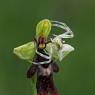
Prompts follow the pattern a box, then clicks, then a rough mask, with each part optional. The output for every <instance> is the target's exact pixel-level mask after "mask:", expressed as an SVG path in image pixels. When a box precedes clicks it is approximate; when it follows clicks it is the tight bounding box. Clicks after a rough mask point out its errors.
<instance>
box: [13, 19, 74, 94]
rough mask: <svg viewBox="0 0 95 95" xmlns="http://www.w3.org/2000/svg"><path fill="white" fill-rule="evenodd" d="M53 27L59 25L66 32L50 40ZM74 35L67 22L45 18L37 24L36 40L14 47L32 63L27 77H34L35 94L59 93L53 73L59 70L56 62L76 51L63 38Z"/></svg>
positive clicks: (22, 56) (20, 56) (33, 90)
mask: <svg viewBox="0 0 95 95" xmlns="http://www.w3.org/2000/svg"><path fill="white" fill-rule="evenodd" d="M52 27H59V28H61V29H63V30H65V32H64V33H62V34H59V35H55V34H53V35H54V37H53V38H50V41H48V36H49V34H50V32H51V29H52ZM73 37H74V34H73V32H72V31H71V30H70V28H69V27H68V26H67V25H66V24H65V23H62V22H59V21H51V20H48V19H44V20H42V21H40V22H39V23H38V24H37V27H36V36H35V39H36V40H35V41H31V42H28V43H26V44H24V45H21V46H19V47H16V48H14V50H13V52H14V54H16V55H17V56H18V57H19V58H20V59H23V60H26V61H28V62H29V63H30V64H31V66H30V68H29V69H28V71H27V78H31V79H32V92H33V95H48V92H50V93H51V95H59V94H58V92H57V90H56V88H55V85H54V80H53V73H54V72H58V71H59V67H58V64H56V62H58V61H62V60H63V58H64V57H65V56H67V55H68V54H69V53H70V52H71V51H74V48H73V47H72V46H71V45H69V44H65V41H64V40H63V39H65V38H73Z"/></svg>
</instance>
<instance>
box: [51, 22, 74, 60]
mask: <svg viewBox="0 0 95 95" xmlns="http://www.w3.org/2000/svg"><path fill="white" fill-rule="evenodd" d="M51 22H52V23H53V24H52V26H56V27H59V28H62V29H64V30H65V31H66V32H65V33H62V34H60V35H55V34H53V36H55V37H54V38H53V39H51V41H52V42H53V43H56V44H58V45H59V46H60V49H59V51H58V59H59V61H61V60H62V59H63V58H64V57H65V56H66V55H67V54H68V53H70V52H71V51H74V47H72V46H71V45H69V44H64V43H65V41H63V40H62V38H73V37H74V34H73V32H72V31H71V29H70V28H69V27H68V26H67V25H66V24H65V23H62V22H59V21H51ZM53 51H54V46H53V45H52V48H51V53H52V52H53Z"/></svg>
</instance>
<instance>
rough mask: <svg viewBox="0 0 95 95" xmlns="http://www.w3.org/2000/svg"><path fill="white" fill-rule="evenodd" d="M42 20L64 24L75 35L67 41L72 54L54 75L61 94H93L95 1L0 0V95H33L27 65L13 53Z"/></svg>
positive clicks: (31, 35)
mask: <svg viewBox="0 0 95 95" xmlns="http://www.w3.org/2000/svg"><path fill="white" fill-rule="evenodd" d="M44 18H48V19H51V20H58V21H62V22H65V23H66V24H67V25H68V26H69V27H70V28H71V29H72V31H73V32H74V34H75V37H74V39H68V40H66V41H67V43H69V44H71V45H72V46H74V47H75V51H74V52H72V53H71V54H69V55H68V56H67V57H66V58H65V59H64V60H63V62H61V63H60V64H59V65H60V72H59V73H58V74H55V82H56V85H57V88H58V91H59V93H60V95H95V54H94V49H95V42H94V41H95V29H94V28H95V0H0V95H32V92H31V89H32V88H31V81H30V80H28V79H27V78H26V71H27V69H28V67H29V64H28V63H27V62H25V61H23V60H20V59H19V58H17V56H15V55H14V54H13V51H12V50H13V48H14V47H17V46H19V45H22V44H24V43H26V42H29V41H31V40H32V39H33V37H34V35H35V27H36V24H37V23H38V22H39V21H40V20H42V19H44ZM53 32H54V31H53ZM56 32H58V31H56Z"/></svg>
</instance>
